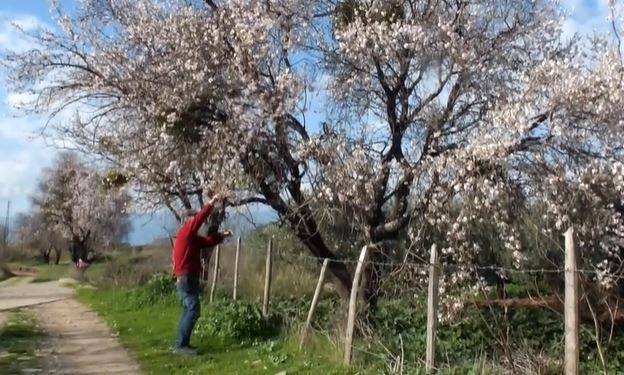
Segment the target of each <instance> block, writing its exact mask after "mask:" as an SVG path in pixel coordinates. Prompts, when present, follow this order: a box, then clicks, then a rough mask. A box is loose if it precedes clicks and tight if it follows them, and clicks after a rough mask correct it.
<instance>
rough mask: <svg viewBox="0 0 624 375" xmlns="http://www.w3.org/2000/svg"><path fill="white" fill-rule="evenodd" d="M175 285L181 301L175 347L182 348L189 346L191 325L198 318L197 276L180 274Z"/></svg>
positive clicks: (191, 331) (192, 325)
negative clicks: (180, 313)
mask: <svg viewBox="0 0 624 375" xmlns="http://www.w3.org/2000/svg"><path fill="white" fill-rule="evenodd" d="M176 287H177V289H178V294H179V295H180V300H181V301H182V315H181V316H180V325H179V326H178V337H177V339H176V348H183V347H187V346H189V344H190V341H191V333H193V327H195V323H196V322H197V319H199V312H200V307H199V278H198V277H193V276H188V275H183V276H180V277H178V281H177V283H176Z"/></svg>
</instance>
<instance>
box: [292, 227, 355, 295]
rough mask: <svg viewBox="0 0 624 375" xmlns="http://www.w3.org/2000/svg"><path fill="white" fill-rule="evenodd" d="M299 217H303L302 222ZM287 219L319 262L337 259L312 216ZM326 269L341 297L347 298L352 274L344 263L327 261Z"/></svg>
mask: <svg viewBox="0 0 624 375" xmlns="http://www.w3.org/2000/svg"><path fill="white" fill-rule="evenodd" d="M297 216H298V215H297ZM301 219H303V224H302V221H301ZM289 221H290V222H291V224H292V225H293V227H294V230H295V234H296V235H297V237H298V238H299V239H300V240H301V241H302V242H303V243H304V244H305V245H306V247H307V248H308V249H310V252H312V254H314V256H315V257H317V258H318V261H319V263H322V262H323V260H325V259H330V260H338V258H337V257H336V255H335V254H334V253H333V252H332V251H331V250H329V248H327V245H325V242H324V241H323V237H321V235H320V233H319V231H318V229H317V227H316V222H315V221H314V220H313V219H312V218H301V217H294V218H292V219H290V220H289ZM327 269H328V270H329V272H330V273H331V275H332V277H333V279H334V280H335V285H336V288H337V290H338V293H339V294H340V296H341V298H343V299H344V300H348V299H349V295H350V293H351V284H352V283H353V276H352V274H351V272H350V271H349V269H348V268H347V266H346V265H345V263H344V262H329V264H328V266H327Z"/></svg>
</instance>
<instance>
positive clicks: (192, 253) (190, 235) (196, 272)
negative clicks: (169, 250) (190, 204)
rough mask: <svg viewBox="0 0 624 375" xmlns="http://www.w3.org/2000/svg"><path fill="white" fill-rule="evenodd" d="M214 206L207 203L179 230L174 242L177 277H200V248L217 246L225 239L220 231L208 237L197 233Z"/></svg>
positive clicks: (174, 266)
mask: <svg viewBox="0 0 624 375" xmlns="http://www.w3.org/2000/svg"><path fill="white" fill-rule="evenodd" d="M212 208H213V207H212V205H211V204H206V205H205V206H204V207H202V209H201V210H200V211H199V212H198V213H197V214H195V216H193V217H192V218H191V219H189V220H187V221H186V222H185V223H184V224H182V227H181V228H180V230H178V234H177V235H176V239H175V243H174V244H173V272H174V273H175V275H176V276H177V277H179V276H182V275H189V276H195V277H199V276H200V274H201V251H200V250H201V249H205V248H207V247H213V246H216V245H218V244H219V243H220V242H221V241H223V236H222V235H221V234H219V233H218V234H215V235H212V236H206V237H204V236H200V235H198V234H197V232H198V231H199V228H201V226H202V224H203V223H204V221H205V220H206V218H207V217H208V215H210V213H211V212H212Z"/></svg>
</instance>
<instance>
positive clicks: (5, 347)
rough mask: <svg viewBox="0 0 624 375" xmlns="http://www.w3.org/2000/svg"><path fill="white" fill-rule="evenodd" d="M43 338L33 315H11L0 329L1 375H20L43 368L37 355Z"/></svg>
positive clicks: (16, 313) (24, 313) (22, 313)
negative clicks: (20, 374) (25, 371)
mask: <svg viewBox="0 0 624 375" xmlns="http://www.w3.org/2000/svg"><path fill="white" fill-rule="evenodd" d="M43 337H44V333H43V332H42V331H41V330H40V329H39V328H37V326H36V324H35V321H34V318H33V317H32V315H30V314H28V313H26V312H12V313H9V317H8V321H7V322H6V324H5V325H4V327H0V374H19V373H22V372H23V371H24V370H28V369H39V368H41V365H42V363H43V362H42V359H41V357H38V356H37V355H36V349H37V346H38V344H39V343H40V341H41V339H42V338H43Z"/></svg>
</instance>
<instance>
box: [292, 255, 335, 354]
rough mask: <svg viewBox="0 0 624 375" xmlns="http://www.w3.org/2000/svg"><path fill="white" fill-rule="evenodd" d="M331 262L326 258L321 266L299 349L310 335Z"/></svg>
mask: <svg viewBox="0 0 624 375" xmlns="http://www.w3.org/2000/svg"><path fill="white" fill-rule="evenodd" d="M328 264H329V259H327V258H325V260H324V261H323V266H322V267H321V274H320V275H319V279H318V283H317V284H316V290H314V297H313V298H312V304H311V305H310V311H308V318H307V319H306V321H305V325H304V326H303V331H302V332H301V341H300V342H299V349H300V350H301V349H303V344H304V343H305V339H306V336H307V335H308V331H309V330H310V325H311V324H312V317H313V316H314V310H315V309H316V305H317V304H318V300H319V297H320V295H321V290H322V289H323V282H324V281H325V271H326V270H327V265H328Z"/></svg>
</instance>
